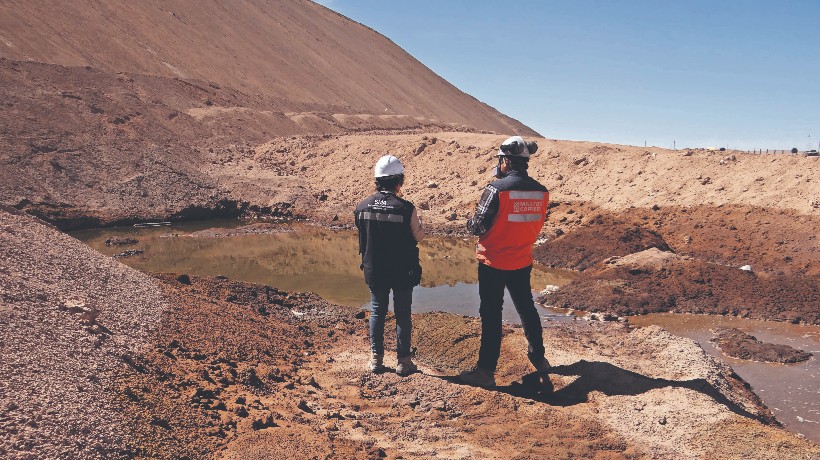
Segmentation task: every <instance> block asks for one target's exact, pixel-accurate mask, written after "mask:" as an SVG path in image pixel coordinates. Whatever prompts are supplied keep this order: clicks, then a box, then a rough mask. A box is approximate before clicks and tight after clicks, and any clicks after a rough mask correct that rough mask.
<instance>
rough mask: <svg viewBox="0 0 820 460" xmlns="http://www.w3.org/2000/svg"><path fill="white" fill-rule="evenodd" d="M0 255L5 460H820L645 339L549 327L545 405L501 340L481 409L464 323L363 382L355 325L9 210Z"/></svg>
mask: <svg viewBox="0 0 820 460" xmlns="http://www.w3.org/2000/svg"><path fill="white" fill-rule="evenodd" d="M0 242H2V244H0V251H2V258H0V261H2V262H0V273H2V274H3V276H2V277H0V322H2V325H3V331H4V333H3V336H2V342H1V343H0V345H1V346H2V349H0V352H2V356H3V358H4V359H3V360H2V361H0V372H2V373H3V375H6V376H9V378H6V379H3V380H2V381H0V390H2V391H0V411H2V412H0V428H2V429H0V454H2V456H3V457H4V458H243V459H244V458H271V457H272V456H274V457H281V456H289V457H295V458H314V457H319V458H327V457H330V458H374V457H383V458H398V457H402V458H431V457H436V458H475V457H476V456H479V457H483V458H545V457H555V456H559V457H583V458H658V457H664V458H680V457H698V458H718V457H719V458H747V457H750V456H761V455H762V456H766V457H777V458H806V457H807V456H809V457H811V456H815V455H820V447H818V446H817V445H816V444H813V443H811V442H809V441H806V440H804V439H801V438H799V437H797V436H795V435H793V434H791V433H788V432H786V431H784V430H783V429H781V428H779V427H778V424H777V423H776V422H775V421H774V418H773V417H772V415H771V412H769V410H768V409H767V408H766V407H765V406H763V404H762V403H761V402H760V400H759V398H757V396H756V395H755V394H754V393H752V392H751V391H750V390H749V388H748V386H747V385H746V384H745V383H744V382H743V381H742V380H740V379H739V378H738V377H737V376H736V375H734V373H733V372H732V371H731V369H730V368H729V367H727V366H726V365H725V364H721V363H719V362H718V361H716V360H715V359H713V358H711V357H710V356H708V355H707V354H706V353H705V352H704V351H703V350H702V349H700V347H698V346H697V345H695V344H694V343H693V342H691V341H689V340H685V339H680V338H677V337H675V336H672V335H670V334H668V333H666V332H664V331H663V330H662V329H660V328H657V327H648V328H631V327H629V326H625V325H622V324H617V323H616V324H606V323H587V322H577V323H572V324H564V325H559V324H556V325H553V326H549V327H547V328H546V329H545V331H544V339H545V343H546V345H547V349H548V350H549V351H548V356H549V359H550V360H551V362H552V364H553V366H554V372H553V374H552V380H553V383H554V385H555V392H554V394H552V395H551V396H548V397H545V396H544V395H542V394H540V393H539V391H538V387H537V386H533V385H532V382H531V377H532V372H533V370H532V369H531V368H530V365H529V364H528V362H527V359H526V353H525V348H526V347H525V339H524V337H523V334H522V333H521V330H520V329H518V328H513V327H507V328H506V329H505V337H504V341H503V347H502V359H501V365H500V368H499V371H498V374H497V376H496V377H497V380H498V383H499V387H498V388H496V389H494V390H485V389H480V388H473V387H469V386H464V385H460V384H458V383H456V382H455V381H454V380H453V378H452V376H453V375H455V374H456V373H457V372H459V371H461V370H463V369H465V368H466V367H469V366H470V365H471V364H472V361H473V360H474V359H475V356H476V353H477V346H478V331H479V329H480V326H479V323H478V320H476V319H471V318H463V317H459V316H455V315H448V314H442V313H433V314H425V315H417V316H416V317H415V319H414V337H415V343H416V345H417V346H418V347H419V354H418V356H417V361H418V362H419V363H420V364H421V369H422V373H419V374H415V375H412V376H410V377H406V378H401V377H399V376H397V375H396V374H394V373H391V372H388V373H385V374H380V375H373V374H370V373H369V372H367V371H366V370H365V363H366V361H367V356H368V339H367V315H366V314H365V313H364V312H361V311H357V310H356V309H351V308H346V307H339V306H335V305H332V304H329V303H327V302H326V301H324V300H323V299H321V298H319V297H317V296H315V295H313V294H300V293H287V292H283V291H280V290H278V289H276V288H273V287H268V286H261V285H254V284H248V283H240V282H234V281H231V280H227V279H222V278H198V277H191V276H187V275H184V276H178V275H157V276H156V277H153V278H152V277H148V276H146V275H144V274H141V273H139V272H136V271H134V270H132V269H129V268H127V267H125V266H123V265H121V264H119V263H117V262H116V261H113V260H112V259H110V258H107V257H104V256H102V255H100V254H95V253H94V252H93V251H92V250H90V249H89V248H87V247H86V246H84V245H82V244H81V243H79V242H78V241H76V240H74V239H73V238H70V237H68V236H66V235H64V234H61V233H59V232H58V231H56V230H55V229H53V228H50V227H48V226H47V225H45V224H43V223H41V222H37V221H35V220H33V219H32V218H30V217H27V216H24V215H19V214H16V213H15V212H8V210H5V211H0ZM43 258H47V259H48V260H49V261H50V265H49V266H50V267H51V268H50V269H49V270H44V269H43V267H42V264H41V262H39V260H42V259H43ZM99 280H107V282H106V283H105V284H103V285H102V286H101V285H100V283H99ZM392 327H394V325H393V323H392V320H391V322H390V323H389V324H388V329H390V328H392ZM387 346H388V349H389V348H390V347H391V346H394V343H393V341H391V340H388V344H387ZM33 349H36V350H37V352H36V353H32V352H31V350H33ZM391 358H392V357H388V360H387V364H388V366H394V365H395V360H394V358H393V359H391Z"/></svg>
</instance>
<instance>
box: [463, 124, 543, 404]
mask: <svg viewBox="0 0 820 460" xmlns="http://www.w3.org/2000/svg"><path fill="white" fill-rule="evenodd" d="M537 150H538V145H537V144H536V143H535V142H526V141H524V139H523V138H521V137H520V136H513V137H510V138H508V139H507V140H505V141H504V142H503V143H502V144H501V147H500V148H499V150H498V154H497V155H496V156H497V157H498V166H496V168H495V176H496V178H498V180H496V181H494V182H492V183H490V184H488V185H487V186H486V187H485V188H484V193H483V194H482V195H481V199H480V200H479V202H478V205H477V206H476V210H475V213H474V214H473V216H472V217H471V218H470V219H469V220H468V221H467V230H468V231H469V232H470V233H471V234H473V235H477V236H478V237H479V239H478V244H477V245H476V257H477V258H478V293H479V297H480V299H481V306H480V307H479V315H480V316H481V348H480V349H479V352H478V363H477V365H476V366H475V368H473V369H472V370H470V371H466V372H462V373H461V374H460V375H459V378H460V379H461V381H463V382H465V383H468V384H470V385H477V386H482V387H494V386H495V370H496V367H497V365H498V358H499V356H500V354H501V337H502V328H501V309H502V306H503V304H504V288H506V289H507V290H508V291H509V293H510V297H511V298H512V300H513V304H514V305H515V309H516V311H517V312H518V315H519V316H520V317H521V324H522V325H523V327H524V335H525V336H526V338H527V342H528V343H529V348H528V353H527V356H528V358H529V359H530V362H531V363H532V364H533V366H535V369H536V371H537V372H538V375H539V377H540V379H541V381H542V385H543V386H544V387H547V388H548V389H550V390H551V383H550V380H549V375H548V374H549V369H550V365H549V362H548V361H547V359H546V358H545V357H544V339H543V337H542V335H541V334H542V327H541V317H540V316H539V315H538V311H537V310H536V309H535V303H534V301H533V298H532V287H531V285H530V273H531V272H532V261H533V259H532V246H533V244H534V243H535V240H536V239H537V238H538V234H539V233H540V232H541V227H542V226H543V225H544V221H545V220H546V215H547V207H548V204H549V191H548V190H547V188H546V187H544V186H543V185H541V184H540V183H539V182H538V181H536V180H535V179H533V178H532V177H530V176H529V175H528V174H527V167H528V165H529V158H530V155H532V154H534V153H535V152H536V151H537Z"/></svg>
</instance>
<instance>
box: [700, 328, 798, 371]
mask: <svg viewBox="0 0 820 460" xmlns="http://www.w3.org/2000/svg"><path fill="white" fill-rule="evenodd" d="M715 333H716V334H717V336H716V337H715V338H713V339H712V340H711V341H712V342H715V343H717V346H718V348H720V351H722V352H723V353H725V354H726V355H728V356H731V357H733V358H737V359H747V360H753V361H762V362H767V363H782V364H789V363H799V362H802V361H806V360H808V359H809V358H811V356H812V354H811V353H808V352H806V351H803V350H798V349H796V348H792V347H790V346H788V345H778V344H771V343H764V342H761V341H759V340H757V338H756V337H754V336H752V335H749V334H746V333H745V332H743V331H740V330H739V329H736V328H722V327H721V328H717V329H716V330H715Z"/></svg>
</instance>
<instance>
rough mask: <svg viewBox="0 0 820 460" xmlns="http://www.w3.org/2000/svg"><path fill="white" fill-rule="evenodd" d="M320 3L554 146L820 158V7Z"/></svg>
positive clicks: (696, 1) (528, 0) (585, 1)
mask: <svg viewBox="0 0 820 460" xmlns="http://www.w3.org/2000/svg"><path fill="white" fill-rule="evenodd" d="M318 3H320V4H322V5H324V6H326V7H328V8H331V9H333V10H334V11H336V12H338V13H340V14H342V15H345V16H347V17H349V18H350V19H352V20H354V21H357V22H360V23H362V24H364V25H365V26H367V27H370V28H372V29H374V30H376V31H377V32H379V33H381V34H383V35H385V36H386V37H387V38H389V39H390V40H392V41H393V42H395V43H396V44H397V45H399V46H401V47H402V48H403V49H404V50H405V51H407V52H408V53H410V54H411V55H413V56H414V57H415V58H416V59H418V60H419V61H421V62H422V63H423V64H424V65H426V66H428V67H429V68H430V69H432V70H433V71H434V72H436V73H437V74H438V75H440V76H441V77H442V78H444V79H446V80H447V81H449V82H450V83H452V84H453V85H455V86H456V87H458V88H459V89H461V90H462V91H464V92H465V93H467V94H470V95H471V96H473V97H475V98H477V99H479V100H480V101H482V102H484V103H486V104H488V105H490V106H492V107H494V108H495V109H497V110H498V111H500V112H502V113H504V114H505V115H508V116H510V117H512V118H515V119H516V120H519V121H520V122H522V123H524V124H525V125H527V126H529V127H530V128H532V129H534V130H535V131H537V132H538V133H540V134H541V135H542V136H544V137H546V138H551V139H565V140H576V141H589V142H603V143H611V144H621V145H632V146H643V145H644V143H646V145H647V147H649V146H655V147H658V148H669V149H673V148H675V147H677V148H678V149H681V148H706V147H716V148H720V147H724V148H726V149H729V150H742V151H751V150H763V151H764V152H765V151H766V149H769V150H770V151H771V150H778V151H780V150H786V151H789V150H791V149H792V148H797V149H798V150H799V151H801V152H802V151H806V150H812V149H820V112H818V111H817V110H816V108H818V107H820V85H818V84H817V83H816V81H817V80H818V77H820V59H817V56H820V39H818V38H817V33H818V32H817V31H818V25H817V23H818V20H820V2H810V1H797V0H796V1H790V2H783V3H782V4H772V3H770V2H766V1H763V0H750V1H748V2H743V3H742V5H738V4H737V3H734V2H728V1H725V0H724V1H717V2H714V1H706V0H692V1H689V2H684V3H674V4H668V3H663V4H660V3H657V2H652V1H650V0H636V1H634V2H628V3H617V2H609V1H605V0H578V1H575V2H558V1H549V0H545V1H539V0H519V1H514V2H511V3H507V4H500V3H495V2H489V3H486V4H485V3H479V4H476V3H474V2H468V1H466V0H451V1H447V2H441V1H435V2H434V1H430V0H417V1H415V2H382V1H379V0H320V1H318ZM408 24H409V26H408ZM511 70H513V71H511ZM812 109H815V110H814V111H812Z"/></svg>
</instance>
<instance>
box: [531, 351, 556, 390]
mask: <svg viewBox="0 0 820 460" xmlns="http://www.w3.org/2000/svg"><path fill="white" fill-rule="evenodd" d="M532 365H533V366H535V373H536V374H537V375H538V378H539V380H541V382H540V383H541V388H540V390H539V392H540V393H541V395H542V396H544V397H549V396H550V395H552V392H553V391H554V387H553V385H552V380H550V370H551V369H552V366H550V363H549V361H547V358H541V359H538V360H536V362H534V363H532Z"/></svg>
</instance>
